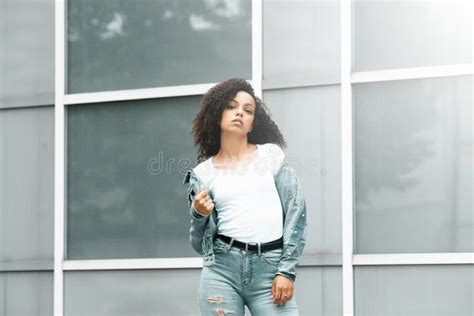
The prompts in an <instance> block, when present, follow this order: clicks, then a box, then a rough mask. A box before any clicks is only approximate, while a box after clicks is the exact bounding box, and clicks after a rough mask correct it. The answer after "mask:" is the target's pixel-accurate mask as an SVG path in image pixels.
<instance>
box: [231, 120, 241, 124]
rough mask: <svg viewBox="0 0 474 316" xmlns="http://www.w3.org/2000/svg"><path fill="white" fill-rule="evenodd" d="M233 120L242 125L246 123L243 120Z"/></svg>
mask: <svg viewBox="0 0 474 316" xmlns="http://www.w3.org/2000/svg"><path fill="white" fill-rule="evenodd" d="M232 122H233V123H240V125H243V124H244V123H243V122H241V121H239V120H234V121H232Z"/></svg>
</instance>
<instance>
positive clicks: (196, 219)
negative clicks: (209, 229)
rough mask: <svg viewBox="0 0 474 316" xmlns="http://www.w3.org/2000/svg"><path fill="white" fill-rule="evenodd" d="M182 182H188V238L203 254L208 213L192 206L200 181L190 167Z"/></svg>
mask: <svg viewBox="0 0 474 316" xmlns="http://www.w3.org/2000/svg"><path fill="white" fill-rule="evenodd" d="M183 183H184V184H185V183H189V185H188V205H189V215H190V218H191V222H190V228H189V240H190V242H191V246H192V247H193V249H194V250H195V251H196V252H197V253H199V254H200V255H202V254H203V248H202V239H203V236H204V230H205V228H206V224H207V222H208V220H209V215H207V216H206V215H203V214H201V213H199V212H198V211H197V210H196V209H195V208H194V206H193V202H194V198H195V196H196V193H197V192H198V191H199V188H200V187H201V182H200V181H199V179H198V178H197V177H196V175H195V174H194V172H193V171H192V170H191V169H190V170H188V171H187V172H186V175H185V177H184V180H183Z"/></svg>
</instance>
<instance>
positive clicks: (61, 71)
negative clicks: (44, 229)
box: [53, 0, 66, 316]
mask: <svg viewBox="0 0 474 316" xmlns="http://www.w3.org/2000/svg"><path fill="white" fill-rule="evenodd" d="M65 1H66V0H56V1H55V6H54V11H55V22H54V24H55V38H54V51H55V68H54V69H55V73H54V87H55V88H54V290H53V291H54V292H53V302H54V303H53V312H54V315H55V316H62V315H63V313H64V274H63V270H62V263H63V258H64V192H65V191H64V162H65V158H64V153H65V146H64V139H65V138H64V91H65V63H64V60H65V57H64V56H65V51H64V50H65V7H66V4H65Z"/></svg>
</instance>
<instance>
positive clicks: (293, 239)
mask: <svg viewBox="0 0 474 316" xmlns="http://www.w3.org/2000/svg"><path fill="white" fill-rule="evenodd" d="M275 185H276V188H277V191H278V194H279V195H280V200H281V204H282V207H283V221H284V224H283V257H282V259H281V261H280V264H279V265H278V272H277V273H276V274H280V275H283V276H285V277H287V278H290V279H291V280H293V281H294V280H295V279H296V265H297V264H298V263H299V261H300V258H301V254H302V252H303V249H304V246H305V244H306V226H307V220H306V201H305V198H304V195H303V190H302V188H301V184H300V182H299V180H298V178H297V176H296V172H295V170H294V169H293V168H292V167H291V166H290V165H289V163H288V161H287V159H286V157H284V158H283V161H282V163H281V166H280V168H279V169H278V171H277V173H276V175H275Z"/></svg>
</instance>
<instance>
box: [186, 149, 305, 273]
mask: <svg viewBox="0 0 474 316" xmlns="http://www.w3.org/2000/svg"><path fill="white" fill-rule="evenodd" d="M274 180H275V186H276V188H277V191H278V194H279V196H280V201H281V205H282V209H283V256H282V259H281V260H280V263H279V265H278V271H277V273H276V274H281V275H283V276H286V277H288V278H290V279H291V280H293V281H294V280H295V278H296V265H297V264H298V263H299V260H300V257H301V254H302V252H303V248H304V246H305V244H306V226H307V221H306V216H307V215H306V201H305V198H304V196H303V191H302V189H301V184H300V182H299V181H298V178H297V176H296V173H295V171H294V169H293V168H292V167H291V166H290V165H289V163H288V161H287V159H286V156H285V158H284V159H283V161H282V164H281V166H280V169H278V171H277V172H276V174H275V176H274ZM185 183H189V186H188V204H189V206H190V210H189V212H190V217H191V226H190V230H189V238H190V241H191V245H192V247H193V248H194V250H196V252H198V253H199V254H200V255H201V256H202V258H203V265H204V266H210V265H213V264H214V263H215V257H214V251H213V243H214V239H215V238H216V234H217V214H216V211H218V210H217V209H216V208H214V209H213V210H212V211H211V215H210V216H203V215H202V214H200V213H199V212H197V210H196V209H195V208H194V206H193V201H194V197H195V195H196V193H197V192H198V191H199V188H200V187H201V183H202V182H201V181H200V180H199V178H198V177H197V175H196V173H195V172H194V170H193V169H189V170H188V171H187V172H186V175H185V177H184V180H183V184H185ZM206 189H207V188H206ZM208 192H209V191H208ZM209 194H210V195H211V193H209ZM210 197H211V199H213V196H212V195H211V196H210Z"/></svg>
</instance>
